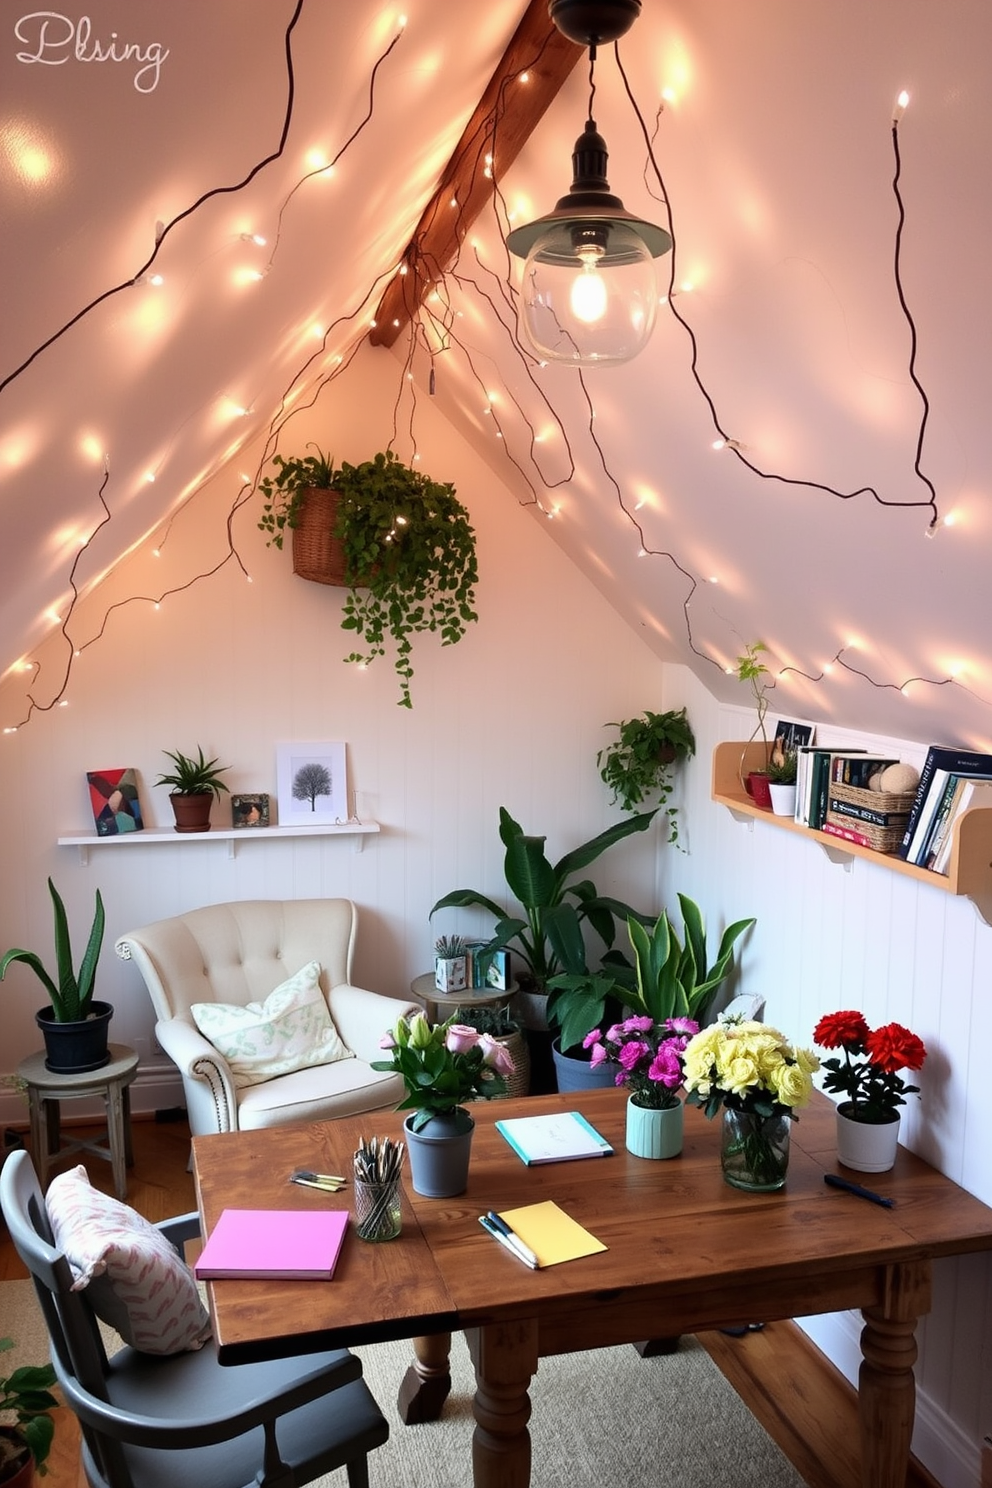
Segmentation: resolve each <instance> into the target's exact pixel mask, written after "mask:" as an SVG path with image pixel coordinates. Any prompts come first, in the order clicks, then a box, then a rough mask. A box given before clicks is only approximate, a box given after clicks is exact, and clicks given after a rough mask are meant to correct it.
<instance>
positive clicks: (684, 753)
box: [596, 708, 696, 842]
mask: <svg viewBox="0 0 992 1488" xmlns="http://www.w3.org/2000/svg"><path fill="white" fill-rule="evenodd" d="M607 727H608V728H615V729H616V730H617V731H618V737H617V738H616V739H615V740H614V742H613V743H612V744H610V745H609V746H608V748H606V749H601V750H600V751H599V753H598V754H597V756H596V763H597V765H599V767H600V769H599V773H600V777H601V779H602V780H603V781H604V782H605V783H606V784H607V785H608V786H609V787H610V789H611V790H612V792H613V798H612V799H613V800H614V801H619V802H620V804H621V806H622V807H623V809H624V811H634V810H635V809H636V808H637V807H639V806H641V805H643V803H644V802H645V801H649V800H651V799H652V798H655V804H656V805H657V806H660V807H662V808H664V809H666V810H667V812H668V824H669V836H668V840H669V842H677V841H678V836H679V832H678V824H677V822H676V820H675V810H676V808H675V807H674V806H669V805H668V798H669V796H670V795H671V793H672V787H673V785H674V781H673V780H672V770H673V768H674V766H675V765H676V764H678V763H680V762H681V761H682V760H684V759H687V758H688V757H689V756H690V755H693V754H695V752H696V740H695V736H694V734H693V732H692V729H691V727H690V725H689V720H688V718H687V716H686V710H685V709H684V708H678V709H674V710H672V711H670V712H668V713H652V712H651V711H650V709H647V710H645V712H644V713H642V714H640V715H639V717H637V718H625V719H623V720H622V721H621V722H620V723H610V724H608V725H607Z"/></svg>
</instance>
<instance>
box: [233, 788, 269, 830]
mask: <svg viewBox="0 0 992 1488" xmlns="http://www.w3.org/2000/svg"><path fill="white" fill-rule="evenodd" d="M231 825H232V826H234V827H267V826H268V825H269V798H268V796H267V795H265V794H262V795H252V796H246V795H244V794H239V795H236V796H232V797H231Z"/></svg>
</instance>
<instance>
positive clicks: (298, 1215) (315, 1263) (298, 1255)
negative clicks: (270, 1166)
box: [193, 1209, 348, 1281]
mask: <svg viewBox="0 0 992 1488" xmlns="http://www.w3.org/2000/svg"><path fill="white" fill-rule="evenodd" d="M347 1228H348V1211H347V1210H346V1209H225V1210H224V1211H223V1212H222V1213H221V1216H220V1218H219V1219H218V1221H217V1223H216V1224H215V1225H214V1227H213V1229H212V1230H211V1231H210V1234H209V1235H208V1237H207V1242H206V1244H205V1245H204V1247H203V1249H202V1250H201V1252H200V1255H199V1258H198V1259H197V1260H196V1261H195V1262H194V1263H193V1273H194V1275H195V1276H196V1277H197V1278H198V1280H200V1281H219V1280H222V1279H225V1280H233V1279H236V1278H239V1277H240V1278H257V1279H259V1280H263V1279H266V1278H268V1279H275V1278H282V1279H285V1280H303V1279H307V1280H321V1281H329V1280H330V1279H331V1277H332V1276H333V1275H334V1267H335V1266H336V1265H337V1259H338V1255H339V1254H340V1252H341V1245H342V1242H343V1241H344V1233H345V1230H346V1229H347Z"/></svg>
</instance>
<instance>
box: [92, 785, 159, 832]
mask: <svg viewBox="0 0 992 1488" xmlns="http://www.w3.org/2000/svg"><path fill="white" fill-rule="evenodd" d="M86 783H87V785H88V786H89V792H90V808H91V810H92V812H93V824H94V826H95V827H96V834H97V836H98V837H119V836H120V835H121V834H122V833H124V832H140V831H141V830H142V828H143V827H144V825H145V824H144V822H143V821H142V818H141V802H140V801H139V800H138V777H137V775H136V773H135V771H134V770H131V769H124V768H121V769H116V770H88V771H87V772H86Z"/></svg>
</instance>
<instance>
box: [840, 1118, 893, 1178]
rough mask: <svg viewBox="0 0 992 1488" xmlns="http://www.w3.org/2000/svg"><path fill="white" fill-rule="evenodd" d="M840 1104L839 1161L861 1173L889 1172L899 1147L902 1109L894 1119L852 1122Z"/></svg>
mask: <svg viewBox="0 0 992 1488" xmlns="http://www.w3.org/2000/svg"><path fill="white" fill-rule="evenodd" d="M847 1104H848V1102H846V1101H845V1102H843V1104H841V1105H839V1106H838V1107H837V1160H838V1162H840V1163H841V1164H842V1165H843V1166H844V1167H845V1168H854V1169H855V1171H856V1172H858V1173H887V1172H888V1171H889V1169H890V1168H891V1167H892V1165H893V1163H894V1162H895V1160H896V1149H897V1147H898V1146H899V1112H898V1111H895V1112H893V1119H892V1120H891V1121H885V1122H876V1121H853V1120H852V1119H851V1117H850V1116H848V1115H846V1114H845V1110H844V1107H845V1106H846V1105H847Z"/></svg>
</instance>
